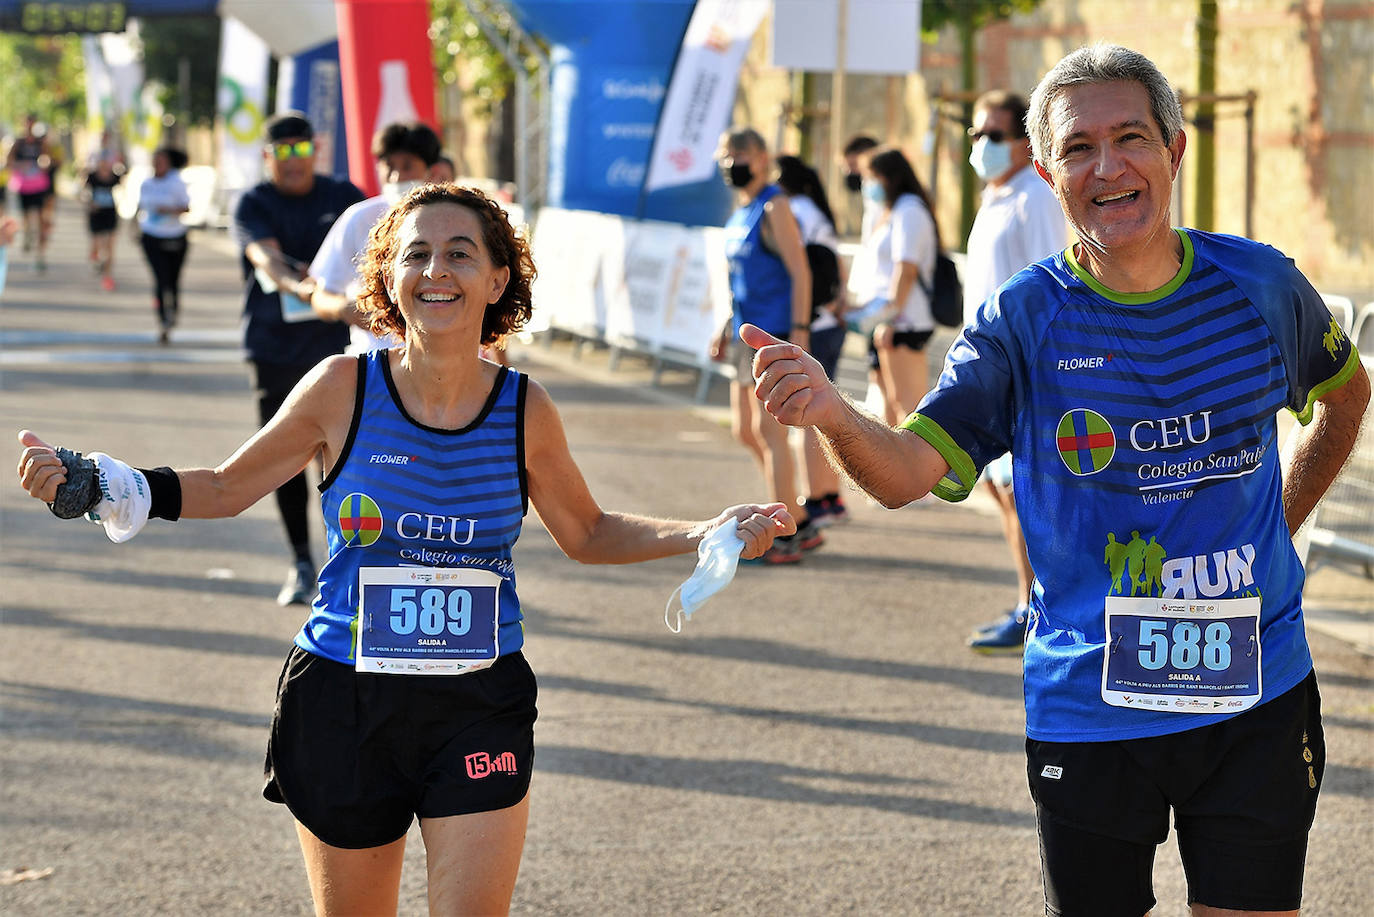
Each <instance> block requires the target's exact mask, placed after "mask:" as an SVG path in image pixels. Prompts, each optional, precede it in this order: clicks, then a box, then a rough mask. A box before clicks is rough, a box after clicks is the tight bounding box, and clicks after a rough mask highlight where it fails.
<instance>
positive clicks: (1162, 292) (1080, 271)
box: [1064, 229, 1193, 306]
mask: <svg viewBox="0 0 1374 917" xmlns="http://www.w3.org/2000/svg"><path fill="white" fill-rule="evenodd" d="M1174 232H1176V233H1178V237H1179V239H1181V240H1182V241H1183V263H1182V264H1180V265H1179V267H1178V273H1176V274H1174V278H1173V279H1172V280H1170V281H1169V282H1168V283H1166V284H1165V285H1164V286H1162V287H1160V288H1159V289H1157V290H1150V291H1149V292H1148V293H1121V292H1118V291H1116V290H1113V289H1110V288H1108V287H1105V286H1103V285H1102V283H1101V281H1099V280H1098V279H1097V278H1096V277H1094V276H1093V275H1092V274H1089V273H1088V271H1087V269H1086V268H1084V267H1083V265H1081V264H1079V263H1078V259H1076V258H1074V256H1073V246H1072V245H1070V246H1069V247H1068V248H1066V249H1064V261H1065V262H1066V263H1067V264H1068V265H1069V270H1071V271H1073V272H1074V274H1075V275H1077V277H1078V279H1079V280H1081V281H1083V282H1084V283H1086V284H1087V285H1088V287H1089V288H1090V289H1092V291H1093V292H1094V293H1096V294H1097V295H1098V296H1101V297H1102V298H1104V299H1109V300H1111V301H1112V302H1115V303H1121V304H1122V305H1123V306H1141V305H1145V304H1146V303H1152V302H1158V301H1159V300H1161V299H1163V298H1164V297H1166V296H1168V295H1169V294H1171V293H1173V292H1174V291H1175V290H1177V289H1178V288H1179V287H1181V286H1183V281H1185V280H1187V279H1188V275H1189V274H1190V273H1192V270H1193V240H1192V239H1190V238H1188V233H1186V232H1184V231H1183V230H1182V229H1175V230H1174Z"/></svg>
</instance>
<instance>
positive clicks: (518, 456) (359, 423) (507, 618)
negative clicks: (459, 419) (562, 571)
mask: <svg viewBox="0 0 1374 917" xmlns="http://www.w3.org/2000/svg"><path fill="white" fill-rule="evenodd" d="M388 353H389V351H386V350H374V351H372V352H371V353H370V354H367V355H365V356H360V357H359V358H358V392H357V397H356V400H355V402H354V408H353V423H352V428H351V430H350V432H349V436H348V439H347V440H346V441H345V443H344V446H343V449H342V450H341V451H340V454H339V459H338V461H337V462H336V463H335V465H334V468H333V469H332V470H331V471H330V473H329V476H328V477H327V478H326V479H325V480H324V481H323V482H322V483H321V484H320V493H321V496H320V503H321V508H322V509H323V511H324V523H325V531H326V535H327V537H328V541H329V560H328V561H326V562H325V565H324V569H323V570H321V571H320V591H319V594H318V595H317V596H316V597H315V602H314V605H313V607H312V608H311V610H310V617H309V618H308V619H307V620H306V622H305V626H304V627H302V628H301V631H300V633H299V634H297V635H296V645H297V646H299V647H301V648H302V649H304V650H306V651H307V652H311V653H315V654H316V655H319V656H323V657H325V658H326V659H333V660H335V661H336V662H342V663H344V664H346V665H353V663H354V637H355V634H356V628H357V622H358V601H359V587H358V573H359V570H360V569H361V568H363V567H407V566H423V567H445V568H454V567H473V568H477V569H481V570H489V571H492V572H494V573H498V574H500V576H501V585H500V591H499V596H500V598H499V601H500V618H499V622H498V623H499V643H500V651H501V654H502V655H507V654H509V653H513V652H515V651H517V650H519V649H520V647H521V646H522V645H523V644H524V627H523V624H522V623H521V622H522V620H523V616H522V615H521V613H520V600H519V598H518V597H517V596H516V592H515V567H514V563H513V561H512V559H511V549H512V548H513V547H514V545H515V542H516V539H518V538H519V537H520V525H521V523H522V522H523V521H524V516H525V512H526V510H527V509H528V506H529V496H528V492H527V487H526V478H525V439H524V415H525V391H526V385H527V381H528V380H527V379H526V377H525V376H524V375H523V374H521V373H518V372H515V371H514V370H511V369H507V368H504V367H503V368H502V369H501V371H500V373H499V374H498V375H497V377H496V382H495V384H494V385H493V386H492V389H491V393H490V394H489V395H488V396H487V400H486V403H485V404H484V405H483V406H482V409H481V411H480V412H478V415H477V417H476V418H475V419H474V420H473V421H472V423H470V424H468V425H467V426H466V427H463V428H462V429H461V430H441V429H437V428H434V427H428V426H425V425H424V424H421V423H419V422H418V421H416V420H415V419H413V418H412V417H411V416H410V415H409V414H407V413H406V410H405V408H404V407H403V406H402V404H401V399H400V396H399V395H398V394H397V392H396V385H395V382H394V381H393V379H392V377H391V366H390V363H389V362H388V360H387V354H388Z"/></svg>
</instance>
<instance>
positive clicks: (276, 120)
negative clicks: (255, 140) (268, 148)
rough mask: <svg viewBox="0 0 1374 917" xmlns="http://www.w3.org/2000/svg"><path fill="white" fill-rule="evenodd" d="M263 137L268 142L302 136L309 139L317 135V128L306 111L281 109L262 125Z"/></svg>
mask: <svg viewBox="0 0 1374 917" xmlns="http://www.w3.org/2000/svg"><path fill="white" fill-rule="evenodd" d="M262 134H263V139H265V140H266V141H267V142H268V143H276V142H277V141H278V140H289V139H291V138H292V137H300V138H302V139H304V140H309V139H311V138H312V137H314V136H315V129H314V128H313V127H311V126H310V122H309V121H307V120H306V118H305V114H304V112H299V111H281V112H277V113H276V114H275V115H273V116H272V117H270V118H268V119H267V123H266V124H264V125H263V127H262Z"/></svg>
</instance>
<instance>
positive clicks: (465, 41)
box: [429, 0, 535, 113]
mask: <svg viewBox="0 0 1374 917" xmlns="http://www.w3.org/2000/svg"><path fill="white" fill-rule="evenodd" d="M469 7H471V9H470V8H469ZM429 8H430V26H429V38H430V42H431V44H432V45H433V48H434V70H435V72H436V73H437V74H438V77H439V79H441V80H443V81H444V82H445V83H447V84H450V85H452V84H458V85H460V86H461V87H462V89H463V92H464V93H465V94H466V95H467V96H468V97H469V98H472V99H474V100H475V101H476V102H477V103H478V105H479V107H480V108H481V110H482V111H483V112H485V113H490V112H491V110H492V108H493V107H494V106H495V105H496V104H497V103H499V102H500V101H501V100H502V99H504V98H505V97H506V95H507V93H508V92H510V89H511V87H512V86H513V85H514V84H515V73H514V71H512V70H511V67H510V64H509V63H508V62H507V61H506V58H505V55H503V54H502V53H501V51H500V49H499V48H497V47H496V46H495V45H493V44H492V40H491V38H489V37H488V35H487V30H486V29H483V27H482V24H481V23H479V22H478V20H477V19H476V18H475V17H474V16H473V11H474V10H475V11H476V13H477V14H478V15H479V16H481V17H482V19H483V20H484V22H485V23H486V25H487V28H488V29H491V30H493V31H494V32H495V33H496V34H497V35H499V36H500V37H501V39H503V40H505V39H508V38H509V37H510V34H511V29H512V26H514V24H515V23H514V22H513V21H512V19H511V14H510V10H509V9H508V8H507V7H506V5H505V4H504V3H501V2H499V0H470V3H469V2H464V0H430V3H429ZM522 63H524V64H525V66H526V70H527V72H533V70H534V65H535V62H534V61H524V62H522Z"/></svg>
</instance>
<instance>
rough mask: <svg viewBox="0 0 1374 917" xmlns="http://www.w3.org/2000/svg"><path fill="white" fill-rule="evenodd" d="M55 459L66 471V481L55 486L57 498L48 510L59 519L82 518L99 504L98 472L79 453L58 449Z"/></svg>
mask: <svg viewBox="0 0 1374 917" xmlns="http://www.w3.org/2000/svg"><path fill="white" fill-rule="evenodd" d="M57 457H58V458H59V459H61V460H62V467H63V468H65V469H67V480H65V481H63V482H62V483H61V484H58V485H57V496H56V497H54V498H53V501H52V502H51V503H49V504H48V509H50V510H52V514H53V515H54V516H56V517H57V518H59V519H75V518H76V517H77V516H84V515H86V513H88V512H90V511H91V510H93V509H95V505H96V504H97V503H99V502H100V471H99V470H98V469H97V468H96V467H95V462H93V461H91V460H90V459H88V458H82V456H81V453H80V452H72V451H71V450H70V449H63V448H61V447H59V448H58V450H57Z"/></svg>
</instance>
